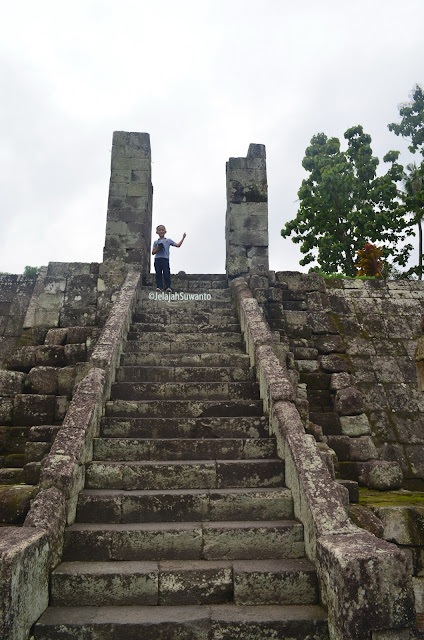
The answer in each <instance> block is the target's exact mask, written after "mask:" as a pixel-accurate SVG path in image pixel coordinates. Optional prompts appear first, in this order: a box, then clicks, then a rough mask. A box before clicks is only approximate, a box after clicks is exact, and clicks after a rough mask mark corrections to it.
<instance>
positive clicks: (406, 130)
mask: <svg viewBox="0 0 424 640" xmlns="http://www.w3.org/2000/svg"><path fill="white" fill-rule="evenodd" d="M399 115H400V116H401V118H402V119H401V121H400V122H399V123H396V122H392V123H391V124H389V125H388V127H389V131H393V133H395V134H396V135H397V136H402V137H403V138H409V139H410V141H411V144H410V146H409V147H408V149H409V150H410V151H411V152H412V153H415V152H416V151H420V152H421V153H423V152H424V91H423V89H422V88H421V87H420V86H419V85H418V84H417V85H415V89H414V90H413V92H412V95H411V101H410V102H408V103H406V104H403V105H401V106H400V107H399ZM423 155H424V153H423Z"/></svg>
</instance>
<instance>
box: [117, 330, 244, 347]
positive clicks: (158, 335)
mask: <svg viewBox="0 0 424 640" xmlns="http://www.w3.org/2000/svg"><path fill="white" fill-rule="evenodd" d="M127 340H128V343H130V342H137V344H139V345H143V344H145V345H151V344H152V343H154V344H156V343H158V344H160V343H163V344H174V343H178V344H181V343H182V344H183V345H186V347H188V346H190V345H192V344H193V343H196V344H197V343H203V342H205V341H206V340H207V341H208V342H211V343H212V344H216V345H217V346H218V345H219V344H221V343H223V342H225V343H228V344H229V345H231V344H234V345H238V344H241V343H242V342H243V338H242V335H241V332H240V329H239V330H238V331H221V332H219V331H216V332H212V333H201V332H200V331H197V332H193V331H190V332H187V333H186V332H183V331H181V332H178V333H177V332H169V331H166V332H160V331H145V332H143V331H131V330H130V331H129V332H128V336H127ZM128 343H127V344H128Z"/></svg>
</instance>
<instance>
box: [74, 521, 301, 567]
mask: <svg viewBox="0 0 424 640" xmlns="http://www.w3.org/2000/svg"><path fill="white" fill-rule="evenodd" d="M304 554H305V549H304V541H303V527H302V525H301V524H300V523H299V522H296V521H294V520H262V521H260V522H255V521H243V522H236V521H232V522H230V521H227V522H172V523H170V522H157V523H156V522H153V523H152V522H147V523H129V524H87V523H84V524H79V523H77V524H72V525H71V526H69V527H68V528H67V529H66V530H65V540H64V549H63V561H65V562H68V561H75V560H78V561H90V562H92V561H96V560H100V561H102V562H106V561H110V560H118V561H119V560H133V561H134V560H149V561H152V560H227V559H229V560H255V559H256V560H272V559H283V558H303V557H304Z"/></svg>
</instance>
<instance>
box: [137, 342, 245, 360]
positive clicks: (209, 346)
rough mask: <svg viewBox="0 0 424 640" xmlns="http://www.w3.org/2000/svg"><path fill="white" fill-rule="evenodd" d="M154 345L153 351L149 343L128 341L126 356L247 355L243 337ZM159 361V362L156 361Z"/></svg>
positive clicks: (157, 343) (158, 343)
mask: <svg viewBox="0 0 424 640" xmlns="http://www.w3.org/2000/svg"><path fill="white" fill-rule="evenodd" d="M152 342H153V344H154V349H152V344H151V343H150V342H147V341H143V342H142V341H140V340H128V342H127V343H126V345H125V352H124V353H125V355H128V354H132V353H137V354H144V353H149V354H150V353H152V350H153V352H154V355H155V357H156V359H157V357H158V356H160V354H170V355H173V354H176V353H177V354H180V355H184V356H185V355H190V356H193V355H200V354H202V353H213V354H221V353H224V354H225V353H233V352H234V353H236V354H238V353H245V352H244V343H243V341H242V339H241V337H240V338H239V339H238V340H237V341H236V340H233V339H232V340H225V341H223V340H219V341H218V340H210V339H208V340H203V341H200V342H199V341H191V340H190V341H189V340H181V341H170V340H169V341H168V340H167V341H164V340H155V341H152ZM156 361H157V360H156Z"/></svg>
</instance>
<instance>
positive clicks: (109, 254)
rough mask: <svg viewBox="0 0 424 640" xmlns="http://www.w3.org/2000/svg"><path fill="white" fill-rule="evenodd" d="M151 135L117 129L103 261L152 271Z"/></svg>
mask: <svg viewBox="0 0 424 640" xmlns="http://www.w3.org/2000/svg"><path fill="white" fill-rule="evenodd" d="M152 199H153V187H152V180H151V152H150V136H149V134H148V133H130V132H127V131H115V132H114V134H113V143H112V165H111V176H110V186H109V200H108V209H107V223H106V240H105V247H104V251H103V260H104V261H106V260H122V261H123V262H128V263H133V264H134V263H136V264H139V265H140V268H141V273H142V275H143V276H144V277H145V276H146V275H147V274H148V273H149V272H150V244H151V236H152Z"/></svg>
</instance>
